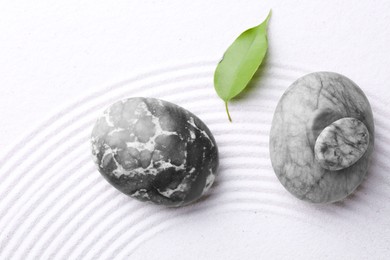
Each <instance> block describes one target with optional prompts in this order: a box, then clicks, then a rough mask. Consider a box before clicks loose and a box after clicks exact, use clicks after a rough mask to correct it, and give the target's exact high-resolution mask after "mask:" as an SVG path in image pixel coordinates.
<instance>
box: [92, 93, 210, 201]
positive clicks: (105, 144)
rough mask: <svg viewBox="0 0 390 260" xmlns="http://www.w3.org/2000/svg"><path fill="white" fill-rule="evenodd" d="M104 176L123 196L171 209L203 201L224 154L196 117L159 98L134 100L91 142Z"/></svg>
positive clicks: (98, 127)
mask: <svg viewBox="0 0 390 260" xmlns="http://www.w3.org/2000/svg"><path fill="white" fill-rule="evenodd" d="M91 142H92V153H93V156H94V160H95V163H96V164H97V166H98V169H99V171H100V173H101V174H102V175H103V176H104V177H105V178H106V179H107V180H108V182H109V183H111V184H112V185H113V186H114V187H116V188H117V189H118V190H120V191H121V192H123V193H125V194H127V195H129V196H131V197H134V198H136V199H139V200H141V201H151V202H154V203H156V204H163V205H167V206H182V205H186V204H189V203H191V202H193V201H195V200H197V199H198V198H199V197H200V196H201V195H202V194H204V193H205V192H206V191H207V190H208V189H209V188H210V187H211V185H212V184H213V182H214V179H215V175H216V171H217V168H218V149H217V144H216V142H215V140H214V137H213V135H212V134H211V132H210V130H209V129H208V128H207V126H206V125H205V124H204V123H203V122H202V121H201V120H200V119H199V118H198V117H196V116H195V115H194V114H192V113H190V112H189V111H187V110H185V109H184V108H181V107H179V106H177V105H175V104H172V103H169V102H166V101H162V100H158V99H154V98H129V99H125V100H122V101H119V102H116V103H114V104H113V105H111V106H110V107H109V108H108V109H107V110H106V111H105V112H104V113H103V115H102V116H101V117H99V118H98V120H97V122H96V124H95V127H94V129H93V131H92V136H91Z"/></svg>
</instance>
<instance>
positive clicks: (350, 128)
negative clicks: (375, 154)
mask: <svg viewBox="0 0 390 260" xmlns="http://www.w3.org/2000/svg"><path fill="white" fill-rule="evenodd" d="M369 138H370V134H369V132H368V130H367V127H366V126H365V125H364V124H363V123H362V122H361V121H359V120H357V119H356V118H348V117H346V118H341V119H339V120H337V121H335V122H333V123H332V124H330V125H329V126H327V127H325V129H324V130H323V131H322V132H321V134H320V135H319V136H318V137H317V141H316V144H315V145H314V154H315V158H316V160H317V162H318V163H319V164H320V165H321V167H322V168H325V169H328V170H332V171H337V170H341V169H345V168H347V167H349V166H351V165H353V164H354V163H355V162H357V161H358V160H359V159H360V158H361V157H362V156H363V155H364V153H365V152H366V150H367V148H368V144H369Z"/></svg>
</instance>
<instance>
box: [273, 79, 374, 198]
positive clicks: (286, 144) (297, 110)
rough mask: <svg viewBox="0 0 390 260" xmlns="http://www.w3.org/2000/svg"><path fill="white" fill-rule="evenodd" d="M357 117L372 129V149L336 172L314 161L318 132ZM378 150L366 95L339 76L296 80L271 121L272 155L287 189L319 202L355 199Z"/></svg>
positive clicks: (284, 95)
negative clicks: (345, 119)
mask: <svg viewBox="0 0 390 260" xmlns="http://www.w3.org/2000/svg"><path fill="white" fill-rule="evenodd" d="M341 118H355V119H358V120H359V121H361V122H362V123H363V124H364V125H365V127H366V128H367V130H368V136H369V142H368V143H369V144H368V147H367V149H366V151H365V153H364V154H363V155H362V157H361V158H360V159H359V160H358V161H357V162H356V163H354V164H352V165H351V166H349V167H347V168H344V169H341V170H338V171H334V170H329V169H325V168H323V167H322V166H321V165H320V163H319V162H318V161H317V160H316V158H315V152H314V146H315V143H316V140H317V138H318V136H319V135H320V133H321V132H322V131H323V130H324V129H325V128H326V127H327V126H329V125H331V124H332V123H333V122H335V121H336V120H339V119H341ZM373 147H374V122H373V116H372V111H371V107H370V104H369V102H368V100H367V98H366V96H365V95H364V93H363V91H362V90H361V89H360V88H359V87H358V86H357V85H356V84H355V83H354V82H352V81H351V80H350V79H348V78H346V77H345V76H342V75H340V74H337V73H332V72H317V73H311V74H308V75H306V76H304V77H302V78H300V79H298V80H297V81H295V82H294V83H293V84H292V85H291V86H290V87H289V88H288V89H287V90H286V92H285V93H284V94H283V96H282V98H281V99H280V101H279V103H278V105H277V108H276V110H275V114H274V117H273V121H272V128H271V133H270V156H271V162H272V166H273V168H274V171H275V173H276V175H277V177H278V179H279V180H280V182H281V183H282V184H283V186H284V187H285V188H286V189H287V190H288V191H289V192H291V193H292V194H293V195H295V196H296V197H298V198H300V199H303V200H306V201H310V202H315V203H326V202H335V201H338V200H341V199H343V198H345V197H346V196H348V195H349V194H351V193H352V192H353V191H354V190H355V189H356V188H357V187H358V186H359V184H360V183H361V182H362V181H363V179H364V177H365V176H366V174H367V170H368V165H369V158H370V155H371V153H372V151H373Z"/></svg>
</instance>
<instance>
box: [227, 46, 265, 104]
mask: <svg viewBox="0 0 390 260" xmlns="http://www.w3.org/2000/svg"><path fill="white" fill-rule="evenodd" d="M268 63H269V54H268V52H267V53H266V54H265V56H264V59H263V61H262V63H261V65H260V66H259V68H258V69H257V71H256V72H255V74H254V75H253V77H252V79H251V80H250V81H249V83H248V85H247V86H246V88H245V89H244V90H243V91H242V92H241V93H240V94H238V95H237V96H235V97H234V98H233V99H232V100H230V102H232V101H233V102H235V101H240V100H242V99H245V98H247V97H248V96H250V95H251V93H252V92H253V91H255V89H256V88H257V87H260V86H259V85H260V84H259V82H260V81H261V79H262V78H263V76H264V74H265V73H266V71H267V70H268Z"/></svg>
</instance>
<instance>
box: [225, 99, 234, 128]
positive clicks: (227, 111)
mask: <svg viewBox="0 0 390 260" xmlns="http://www.w3.org/2000/svg"><path fill="white" fill-rule="evenodd" d="M225 108H226V113H227V115H228V118H229V121H230V123H231V122H232V118H231V117H230V113H229V107H228V102H227V101H225Z"/></svg>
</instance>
